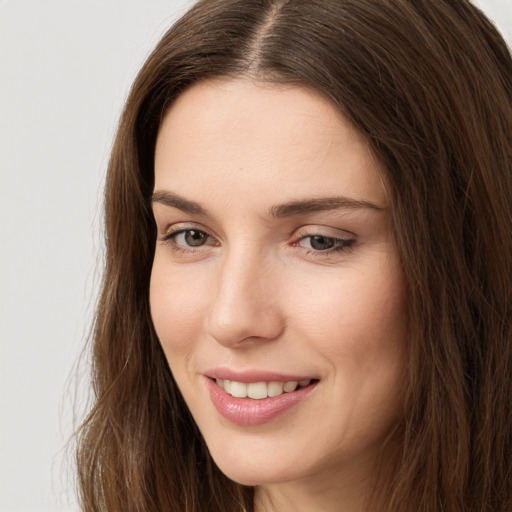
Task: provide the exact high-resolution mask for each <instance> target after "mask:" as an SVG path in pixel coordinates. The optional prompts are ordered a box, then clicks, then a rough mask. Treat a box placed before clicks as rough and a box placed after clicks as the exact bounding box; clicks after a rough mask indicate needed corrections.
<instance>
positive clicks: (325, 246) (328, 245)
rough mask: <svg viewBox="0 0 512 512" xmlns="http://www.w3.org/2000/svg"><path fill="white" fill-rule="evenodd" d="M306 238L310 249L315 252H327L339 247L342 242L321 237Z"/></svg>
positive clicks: (328, 237)
mask: <svg viewBox="0 0 512 512" xmlns="http://www.w3.org/2000/svg"><path fill="white" fill-rule="evenodd" d="M306 238H307V239H309V245H310V247H311V249H314V250H315V251H328V250H329V249H332V248H333V247H336V246H337V245H339V244H340V242H343V240H339V239H336V238H333V237H330V236H323V235H314V236H308V237H306ZM303 240H304V239H303Z"/></svg>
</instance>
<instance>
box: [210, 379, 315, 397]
mask: <svg viewBox="0 0 512 512" xmlns="http://www.w3.org/2000/svg"><path fill="white" fill-rule="evenodd" d="M215 381H216V383H217V385H218V386H219V387H221V388H222V389H223V390H224V391H225V392H226V393H228V394H229V395H231V396H233V397H235V398H252V399H253V400H263V399H264V398H272V397H276V396H279V395H282V394H283V393H291V392H293V391H295V390H296V389H297V388H304V387H306V386H309V384H310V383H311V379H305V380H300V381H296V380H291V381H288V382H277V381H271V382H250V383H245V382H238V381H235V380H229V379H215Z"/></svg>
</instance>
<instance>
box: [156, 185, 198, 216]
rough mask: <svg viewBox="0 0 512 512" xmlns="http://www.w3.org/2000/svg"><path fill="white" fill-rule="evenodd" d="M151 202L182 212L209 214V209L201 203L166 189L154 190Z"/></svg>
mask: <svg viewBox="0 0 512 512" xmlns="http://www.w3.org/2000/svg"><path fill="white" fill-rule="evenodd" d="M151 203H152V204H153V203H160V204H163V205H164V206H170V207H172V208H177V209H178V210H181V211H182V212H185V213H191V214H194V215H208V211H207V210H205V209H204V208H203V207H202V206H201V205H200V204H199V203H196V202H195V201H190V200H189V199H185V198H184V197H181V196H179V195H178V194H174V193H173V192H168V191H166V190H157V191H156V192H153V195H152V196H151Z"/></svg>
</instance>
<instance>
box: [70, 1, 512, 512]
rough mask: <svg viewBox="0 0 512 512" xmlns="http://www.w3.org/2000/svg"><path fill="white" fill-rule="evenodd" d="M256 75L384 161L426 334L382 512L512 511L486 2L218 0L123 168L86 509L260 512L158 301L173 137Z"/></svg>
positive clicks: (501, 211)
mask: <svg viewBox="0 0 512 512" xmlns="http://www.w3.org/2000/svg"><path fill="white" fill-rule="evenodd" d="M236 76H249V77H251V78H253V79H254V80H260V81H270V82H276V83H292V84H293V83H297V84H301V85H305V86H308V87H312V88H314V89H316V90H317V91H320V92H321V93H322V94H324V95H325V96H326V97H328V98H329V99H330V100H331V101H332V102H333V104H335V105H336V106H337V107H338V108H339V109H340V110H341V111H342V112H343V114H344V115H345V117H346V118H348V119H349V120H350V121H351V122H352V123H353V125H354V126H355V127H356V128H357V129H358V130H359V131H360V132H361V133H362V134H364V136H365V137H366V138H367V140H368V143H369V146H370V148H371V150H372V151H373V153H374V155H375V157H376V158H377V159H378V160H379V161H380V162H381V163H382V164H383V165H382V167H383V169H384V170H383V172H384V174H385V182H386V184H387V187H388V189H389V190H388V192H389V195H390V199H391V210H392V220H393V226H394V232H395V238H396V245H397V249H398V251H399V254H400V257H401V260H402V264H403V269H404V273H405V276H406V279H407V283H408V304H409V312H408V315H409V318H408V321H409V325H410V335H409V339H408V358H409V359H408V384H407V389H406V399H405V404H404V413H403V418H402V420H401V421H400V424H399V425H397V429H396V433H397V434H399V436H400V440H401V442H400V446H401V448H400V451H399V453H398V454H397V459H396V461H394V463H393V465H392V467H391V469H389V468H388V470H387V471H386V475H385V477H384V475H383V477H382V479H381V481H380V487H379V489H378V490H377V491H378V492H377V496H378V499H379V507H380V508H381V509H382V510H386V511H394V512H399V511H403V512H410V511H412V510H414V511H418V512H420V511H422V512H439V511H441V510H442V511H445V512H456V511H457V512H459V511H462V510H464V511H466V512H476V511H479V512H483V511H493V512H505V511H510V510H512V398H511V397H512V331H511V323H512V322H511V317H512V314H511V313H512V312H511V307H512V60H511V57H510V53H509V51H508V49H507V47H506V45H505V43H504V42H503V40H502V39H501V37H500V36H499V34H498V33H497V31H496V30H495V28H494V27H493V26H492V24H491V23H490V22H489V21H488V20H487V19H486V18H485V16H484V15H483V14H482V13H481V12H480V11H479V10H478V9H477V8H475V7H474V6H473V5H472V4H470V3H469V1H468V0H435V1H433V0H411V1H406V0H332V1H326V0H291V1H284V0H208V1H202V2H199V3H197V4H196V5H195V6H194V7H193V8H192V9H191V10H190V11H189V12H188V13H187V14H186V15H185V16H184V17H183V18H182V19H181V20H179V21H178V22H177V23H176V24H175V25H174V26H173V27H172V28H171V29H170V30H169V32H168V33H167V34H166V35H165V36H164V37H163V39H162V40H161V42H160V43H159V44H158V46H157V47H156V49H155V50H154V52H153V53H152V54H151V55H150V57H149V58H148V60H147V62H146V63H145V65H144V67H143V68H142V70H141V71H140V73H139V75H138V77H137V79H136V81H135V83H134V85H133V88H132V90H131V94H130V96H129V98H128V100H127V103H126V108H125V110H124V113H123V116H122V119H121V122H120V125H119V129H118V132H117V137H116V140H115V144H114V147H113V150H112V156H111V160H110V165H109V170H108V176H107V183H106V190H105V240H106V262H105V271H104V277H103V288H102V294H101V298H100V301H99V305H98V310H97V316H96V322H95V326H94V334H93V339H92V343H93V367H92V369H93V388H94V393H95V400H96V401H95V404H94V408H93V410H92V411H91V412H90V414H89V415H88V417H87V418H86V420H85V421H84V423H83V424H82V426H81V429H80V431H79V436H78V452H77V462H78V470H79V484H80V497H81V503H82V507H83V510H85V511H87V512H90V511H99V510H102V511H109V512H130V511H137V512H150V511H151V512H155V511H179V512H199V511H219V512H220V511H222V512H227V511H242V510H246V511H251V510H253V503H252V499H253V490H252V489H251V488H247V487H243V486H241V485H238V484H236V483H233V482H231V481H230V480H228V479H227V478H226V477H225V476H224V475H223V474H222V473H221V472H220V471H219V469H218V468H217V467H216V466H215V464H214V463H213V461H212V460H211V458H210V455H209V453H208V450H207V448H206V447H205V444H204V442H203V440H202V437H201V435H200V433H199V431H198V429H197V427H196V426H195V423H194V421H193V419H192V418H191V416H190V413H189V412H188V409H187V407H186V404H185V403H184V401H183V399H182V397H181V395H180V393H179V391H178V389H177V387H176V385H175V383H174V380H173V377H172V375H171V373H170V371H169V368H168V365H167V362H166V360H165V357H164V354H163V352H162V349H161V348H160V344H159V342H158V339H157V337H156V335H155V332H154V329H153V326H152V323H151V318H150V311H149V303H148V289H149V279H150V272H151V266H152V258H153V250H154V245H155V228H154V223H153V220H152V215H151V210H150V208H149V205H148V198H149V197H150V195H151V192H152V189H153V155H154V148H155V140H156V135H157V132H158V129H159V124H160V121H161V119H162V117H163V115H164V113H165V112H166V109H167V108H168V106H169V105H170V104H171V102H172V101H173V100H174V99H175V98H176V97H177V95H179V94H180V93H181V92H182V91H183V90H184V89H186V88H187V87H188V86H190V85H191V84H193V83H195V82H198V81H200V80H205V79H207V78H210V77H236Z"/></svg>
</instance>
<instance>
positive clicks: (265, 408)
mask: <svg viewBox="0 0 512 512" xmlns="http://www.w3.org/2000/svg"><path fill="white" fill-rule="evenodd" d="M262 377H263V375H259V376H258V377H256V378H254V381H253V382H241V381H238V380H231V379H226V378H224V379H223V378H220V377H219V376H210V377H209V378H207V379H205V383H206V385H207V388H208V392H209V395H210V399H211V402H212V404H213V406H214V407H215V409H216V410H217V412H218V413H219V414H220V415H221V416H222V417H224V419H226V420H228V421H229V422H230V423H234V424H236V425H240V426H256V425H263V424H265V423H268V422H271V421H273V420H274V419H276V418H278V417H279V416H281V415H283V414H284V413H286V412H287V411H288V410H290V409H294V408H295V407H296V406H298V405H299V404H300V403H301V402H302V401H303V400H304V399H305V398H306V397H307V396H308V395H309V394H310V393H311V392H312V391H313V390H314V389H315V388H316V387H317V385H318V383H319V381H318V379H303V380H301V379H297V380H284V379H283V380H282V381H278V380H274V379H275V378H276V377H277V375H276V376H273V378H272V377H271V376H270V375H268V376H266V377H267V379H268V380H263V379H264V378H265V377H263V379H262ZM242 378H244V380H249V377H248V376H247V375H245V376H244V377H242ZM260 379H261V380H260ZM250 380H253V379H250Z"/></svg>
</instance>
